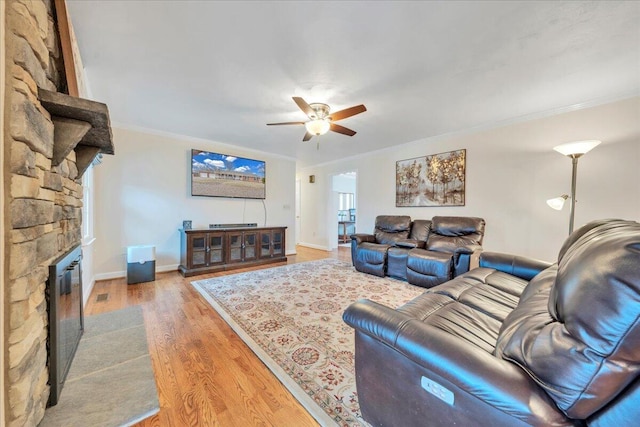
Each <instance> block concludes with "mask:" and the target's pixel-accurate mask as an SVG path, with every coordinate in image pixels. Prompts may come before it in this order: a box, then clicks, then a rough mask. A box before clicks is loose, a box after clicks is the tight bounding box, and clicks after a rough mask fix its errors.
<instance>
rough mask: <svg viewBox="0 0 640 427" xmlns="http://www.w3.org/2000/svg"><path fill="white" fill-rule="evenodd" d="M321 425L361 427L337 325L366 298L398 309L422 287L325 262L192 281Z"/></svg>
mask: <svg viewBox="0 0 640 427" xmlns="http://www.w3.org/2000/svg"><path fill="white" fill-rule="evenodd" d="M192 285H193V286H194V288H195V289H197V290H198V291H199V292H200V293H201V294H202V296H203V297H204V298H205V299H206V300H207V301H208V302H209V303H210V304H211V306H212V307H213V308H214V309H215V310H216V311H217V312H218V313H220V315H221V316H222V317H223V318H224V319H225V321H226V322H227V323H229V325H230V326H231V327H232V328H233V329H234V331H235V332H236V333H237V334H238V335H239V336H240V338H242V340H243V341H244V342H245V343H247V345H248V346H249V347H250V348H251V349H252V350H253V352H254V353H255V354H256V355H257V356H258V357H259V358H260V359H261V360H262V361H263V362H264V363H265V365H267V367H269V369H270V370H271V371H272V372H273V373H274V374H275V375H276V376H277V377H278V379H279V380H280V381H281V382H282V383H283V384H284V385H285V386H286V387H287V388H288V389H289V391H291V393H292V394H293V395H294V396H295V397H296V399H298V400H299V401H300V403H301V404H302V405H303V406H304V407H305V408H306V409H307V411H309V413H310V414H311V415H312V416H313V417H314V418H315V419H316V420H317V421H318V422H319V423H320V424H321V425H323V426H325V425H340V426H361V425H362V426H366V425H368V424H367V423H366V422H365V421H364V420H363V419H362V416H361V414H360V408H359V406H358V395H357V392H356V383H355V369H354V349H355V344H354V332H353V329H352V328H350V327H349V326H347V325H346V324H345V323H344V322H343V321H342V313H343V312H344V310H345V309H346V308H347V306H349V304H351V303H352V302H354V301H356V300H358V299H360V298H368V299H371V300H373V301H377V302H379V303H381V304H384V305H387V306H389V307H394V308H395V307H398V306H400V305H402V304H404V303H406V302H407V301H409V300H411V299H413V298H414V297H416V296H417V295H420V294H421V293H423V292H424V288H420V287H416V286H412V285H409V284H407V283H405V282H401V281H398V280H394V279H389V278H380V277H376V276H371V275H369V274H363V273H359V272H357V271H355V269H354V268H353V267H352V266H351V264H348V263H345V262H342V261H338V260H334V259H324V260H319V261H311V262H305V263H299V264H291V265H287V266H283V267H276V268H269V269H265V270H258V271H253V272H249V273H241V274H234V275H230V276H224V277H218V278H213V279H206V280H200V281H197V282H192Z"/></svg>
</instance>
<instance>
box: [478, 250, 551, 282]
mask: <svg viewBox="0 0 640 427" xmlns="http://www.w3.org/2000/svg"><path fill="white" fill-rule="evenodd" d="M552 265H553V264H552V263H550V262H547V261H541V260H538V259H534V258H528V257H523V256H518V255H511V254H504V253H499V252H482V254H481V255H480V267H486V268H494V269H496V270H498V271H502V272H503V273H507V274H511V275H513V276H516V277H519V278H521V279H524V280H531V279H533V278H534V277H535V276H536V275H538V273H540V272H541V271H542V270H545V269H547V268H549V267H551V266H552Z"/></svg>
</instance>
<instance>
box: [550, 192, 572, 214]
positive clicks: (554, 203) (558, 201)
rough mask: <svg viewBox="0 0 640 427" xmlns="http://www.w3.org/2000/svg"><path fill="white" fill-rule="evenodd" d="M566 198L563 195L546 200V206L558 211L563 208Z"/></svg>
mask: <svg viewBox="0 0 640 427" xmlns="http://www.w3.org/2000/svg"><path fill="white" fill-rule="evenodd" d="M568 198H569V196H567V195H566V194H563V195H562V196H560V197H554V198H553V199H549V200H547V205H549V207H550V208H552V209H555V210H557V211H560V210H562V207H563V206H564V202H566V201H567V199H568Z"/></svg>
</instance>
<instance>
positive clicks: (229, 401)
mask: <svg viewBox="0 0 640 427" xmlns="http://www.w3.org/2000/svg"><path fill="white" fill-rule="evenodd" d="M296 251H297V254H296V255H292V256H289V257H288V263H289V264H292V263H298V262H304V261H312V260H317V259H323V258H337V259H342V260H344V261H347V262H351V253H350V249H349V248H348V247H344V246H342V247H339V248H338V249H337V250H334V251H333V252H326V251H321V250H316V249H309V248H305V247H301V246H298V247H297V248H296ZM284 264H285V263H281V264H272V265H269V266H266V267H262V268H272V267H274V266H279V265H284ZM255 269H257V268H253V269H242V270H233V271H230V272H222V273H215V274H206V275H201V276H194V277H189V278H183V277H182V276H181V275H180V274H179V273H178V272H177V271H176V272H169V273H158V274H156V280H155V281H154V282H149V283H140V284H135V285H127V282H126V279H125V278H121V279H113V280H104V281H99V282H96V284H95V285H94V288H93V291H92V293H91V295H90V297H89V301H88V303H87V306H86V308H85V316H90V315H93V314H99V313H104V312H108V311H113V310H118V309H121V308H124V307H128V306H131V305H141V306H142V309H143V313H144V322H145V328H146V332H147V341H148V344H149V352H150V353H151V358H152V362H153V370H154V372H155V377H156V384H157V386H158V398H159V401H160V412H159V413H158V414H157V415H154V416H153V417H151V418H148V419H147V420H145V421H143V422H141V423H139V424H137V426H141V427H150V426H163V427H165V426H176V427H183V426H225V427H226V426H242V427H245V426H296V427H303V426H317V425H318V424H317V422H316V421H315V420H314V419H313V418H312V417H311V416H310V415H309V414H308V413H307V411H306V410H305V409H304V408H303V407H302V406H301V405H300V404H299V403H298V401H297V400H296V399H295V398H294V397H293V396H292V395H291V393H289V391H288V390H287V389H286V388H285V387H284V386H283V385H282V384H281V383H280V382H279V381H278V380H277V378H276V377H275V376H274V375H273V374H272V373H271V371H269V369H268V368H267V367H266V366H265V365H264V364H263V363H262V362H261V361H260V359H258V357H257V356H255V355H254V354H253V352H252V351H251V350H250V349H249V347H247V346H246V345H245V343H244V342H243V341H242V340H241V339H240V338H239V337H238V336H237V335H236V334H235V332H233V330H232V329H231V328H230V327H229V325H227V323H226V322H225V321H224V320H223V319H222V318H221V317H220V316H219V315H218V314H217V313H216V311H215V310H213V309H212V308H211V307H210V306H209V304H208V303H207V302H206V301H205V300H204V299H203V298H202V297H201V296H200V294H199V293H198V292H197V291H195V290H194V289H193V287H192V286H191V285H190V282H191V281H195V280H200V279H205V278H208V277H217V276H222V275H226V274H236V273H240V272H243V271H250V270H255Z"/></svg>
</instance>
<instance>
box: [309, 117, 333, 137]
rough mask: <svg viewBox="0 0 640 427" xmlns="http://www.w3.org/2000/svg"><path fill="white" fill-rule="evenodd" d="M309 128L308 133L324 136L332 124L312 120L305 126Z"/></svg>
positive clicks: (322, 120) (320, 120)
mask: <svg viewBox="0 0 640 427" xmlns="http://www.w3.org/2000/svg"><path fill="white" fill-rule="evenodd" d="M304 127H306V128H307V132H309V133H311V134H313V135H324V134H325V133H327V132H328V131H329V128H330V127H331V124H330V123H329V122H328V121H327V120H324V119H318V120H311V121H308V122H307V123H305V124H304Z"/></svg>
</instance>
